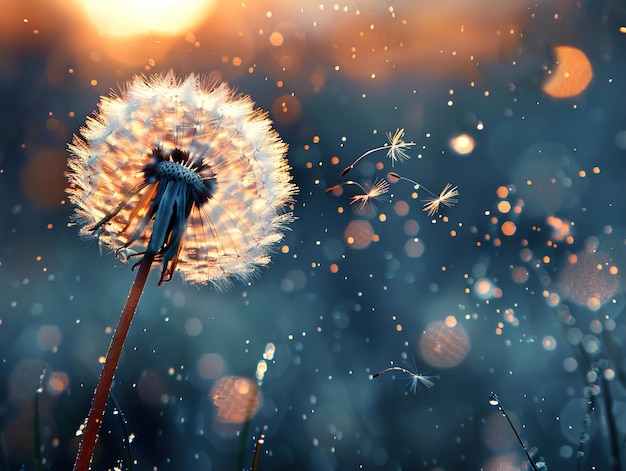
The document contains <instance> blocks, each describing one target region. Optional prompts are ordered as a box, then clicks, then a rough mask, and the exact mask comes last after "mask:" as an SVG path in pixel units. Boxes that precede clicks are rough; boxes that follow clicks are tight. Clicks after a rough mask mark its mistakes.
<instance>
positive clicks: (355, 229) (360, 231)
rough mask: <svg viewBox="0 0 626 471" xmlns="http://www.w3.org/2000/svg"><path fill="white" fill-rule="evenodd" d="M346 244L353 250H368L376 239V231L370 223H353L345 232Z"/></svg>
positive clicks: (362, 221)
mask: <svg viewBox="0 0 626 471" xmlns="http://www.w3.org/2000/svg"><path fill="white" fill-rule="evenodd" d="M343 236H344V240H345V241H346V244H348V246H349V247H350V248H352V249H364V248H367V247H368V246H369V245H370V244H371V243H372V240H373V239H374V229H373V228H372V225H371V224H370V223H369V221H364V220H357V221H352V222H350V224H348V226H347V227H346V229H345V230H344V232H343Z"/></svg>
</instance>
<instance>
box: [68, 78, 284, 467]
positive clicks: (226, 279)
mask: <svg viewBox="0 0 626 471" xmlns="http://www.w3.org/2000/svg"><path fill="white" fill-rule="evenodd" d="M69 151H70V153H71V154H72V155H71V157H70V159H69V163H68V166H69V168H70V173H69V182H70V188H69V189H68V194H69V199H70V201H71V202H72V203H73V204H74V205H75V206H76V212H75V216H74V220H75V221H76V222H77V223H79V224H80V225H81V226H82V228H81V230H80V233H81V234H82V235H85V236H93V237H96V238H97V239H98V241H99V243H100V245H101V247H107V248H109V249H111V250H112V251H114V252H115V254H116V255H117V256H118V257H119V258H120V259H122V260H123V261H128V260H137V261H136V263H134V265H133V268H134V267H137V266H138V267H139V268H138V271H137V275H136V278H135V281H134V282H133V285H132V287H131V291H130V294H129V296H128V299H127V301H126V304H125V306H124V309H123V310H122V315H121V317H120V321H119V324H118V326H117V328H116V331H115V334H114V335H113V338H112V340H111V345H110V346H109V351H108V353H107V356H106V362H105V364H104V367H103V369H102V373H101V376H100V380H99V382H98V386H97V388H96V392H95V395H94V400H93V404H92V407H91V410H90V412H89V416H88V418H87V422H86V426H85V428H84V436H83V439H82V442H81V446H80V449H79V453H78V456H77V459H76V462H75V465H74V470H75V471H76V470H80V471H83V470H87V469H89V467H90V463H91V460H92V456H93V449H94V447H95V442H96V437H97V434H98V428H99V424H100V422H101V418H102V414H103V410H104V405H105V403H106V400H107V396H108V393H109V389H110V387H111V382H112V379H113V375H114V373H115V369H116V367H117V363H118V360H119V356H120V353H121V350H122V347H123V344H124V340H125V338H126V334H127V333H128V329H129V327H130V323H131V321H132V317H133V315H134V313H135V310H136V307H137V304H138V302H139V298H140V296H141V293H142V291H143V287H144V285H145V282H146V280H147V277H148V273H149V271H150V269H151V267H152V266H153V262H157V263H158V264H160V267H161V270H160V271H161V273H160V278H159V284H161V283H164V282H166V281H168V280H170V279H171V278H172V276H173V274H174V273H175V272H176V273H179V274H180V276H181V277H182V278H183V279H184V280H185V281H188V282H190V283H195V284H209V283H210V284H212V285H214V286H215V287H217V288H218V289H221V288H226V287H228V286H229V284H230V283H231V281H230V280H231V279H232V278H235V279H240V280H243V281H249V280H250V279H251V278H252V277H253V276H254V275H255V274H256V273H257V270H258V267H260V266H264V265H267V264H268V263H269V261H270V257H269V251H270V249H271V247H272V246H273V245H274V244H275V243H276V242H278V241H279V240H281V238H282V232H283V230H284V229H285V226H286V225H287V223H289V222H291V220H292V219H293V217H292V215H291V213H290V212H287V211H285V207H286V206H287V205H289V204H290V203H292V200H293V196H294V195H295V193H296V187H295V185H293V184H292V183H291V176H290V174H289V166H288V164H287V161H286V159H285V153H286V151H287V146H286V145H285V144H284V143H283V142H282V141H281V140H280V138H279V136H278V134H277V133H276V132H275V131H274V130H273V129H272V127H271V121H270V120H269V119H268V118H267V116H266V114H264V113H263V112H261V111H259V110H257V109H255V108H254V103H253V102H252V100H251V99H250V98H249V97H247V96H239V95H236V94H235V92H233V91H232V90H231V89H230V88H229V86H228V85H226V84H224V83H219V82H218V81H216V80H208V79H203V78H201V77H200V76H198V75H194V74H192V75H190V76H188V77H187V78H185V79H184V80H180V79H178V78H176V76H175V75H174V74H173V73H171V72H170V73H168V74H165V75H154V76H151V77H135V78H134V79H133V80H132V82H130V83H129V84H128V85H127V87H126V89H125V90H123V91H122V92H121V94H120V95H116V94H111V95H110V96H109V97H103V98H102V100H101V102H100V104H99V107H98V111H97V112H96V113H94V116H92V117H90V118H88V119H87V122H86V125H85V127H83V128H82V129H81V131H80V136H75V137H74V140H73V142H72V144H70V145H69Z"/></svg>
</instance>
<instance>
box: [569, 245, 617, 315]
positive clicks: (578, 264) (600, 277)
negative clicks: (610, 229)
mask: <svg viewBox="0 0 626 471" xmlns="http://www.w3.org/2000/svg"><path fill="white" fill-rule="evenodd" d="M560 283H561V285H562V287H563V291H564V295H565V296H566V297H568V298H569V299H570V300H572V301H574V302H575V303H576V304H578V305H580V306H586V307H587V308H589V309H590V310H592V311H597V310H598V309H600V307H601V306H602V305H603V304H605V303H606V302H607V301H609V300H610V299H611V298H612V297H613V296H614V295H615V293H616V292H617V290H618V289H619V287H620V284H621V274H620V272H619V270H618V268H617V266H616V265H615V264H614V262H613V260H612V258H611V256H610V255H609V254H607V253H604V252H598V251H595V250H584V251H582V252H578V253H577V254H572V255H571V256H570V257H569V259H568V262H567V264H566V265H565V267H564V268H563V269H562V271H561V276H560Z"/></svg>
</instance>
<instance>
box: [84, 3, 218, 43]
mask: <svg viewBox="0 0 626 471" xmlns="http://www.w3.org/2000/svg"><path fill="white" fill-rule="evenodd" d="M79 1H80V3H82V6H83V8H84V9H85V12H86V14H87V16H88V17H89V19H90V20H91V22H92V23H93V24H94V25H95V26H96V27H97V28H98V29H101V30H102V31H104V32H105V33H109V34H112V35H115V36H132V35H139V34H147V33H151V32H152V33H161V34H168V35H177V34H184V33H187V32H188V31H189V30H190V29H193V28H194V27H195V26H197V25H198V24H200V22H201V21H203V20H204V19H205V17H206V16H207V14H208V13H209V11H210V10H211V7H212V5H213V2H211V1H205V0H180V1H172V0H109V1H108V2H101V1H99V0H79Z"/></svg>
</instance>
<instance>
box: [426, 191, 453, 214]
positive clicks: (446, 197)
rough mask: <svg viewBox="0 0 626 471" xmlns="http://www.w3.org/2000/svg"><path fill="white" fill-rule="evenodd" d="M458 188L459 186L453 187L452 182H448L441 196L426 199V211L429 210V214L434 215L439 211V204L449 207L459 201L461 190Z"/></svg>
mask: <svg viewBox="0 0 626 471" xmlns="http://www.w3.org/2000/svg"><path fill="white" fill-rule="evenodd" d="M457 188H458V186H455V187H453V186H452V184H451V183H446V186H444V187H443V190H441V193H439V196H436V197H434V198H427V199H425V200H424V211H426V212H428V215H429V216H432V215H434V214H435V213H437V211H439V206H441V205H442V204H443V205H444V206H447V207H448V208H451V207H452V206H454V205H455V204H456V203H457V202H458V200H457V199H456V197H457V196H459V190H458V189H457Z"/></svg>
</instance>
